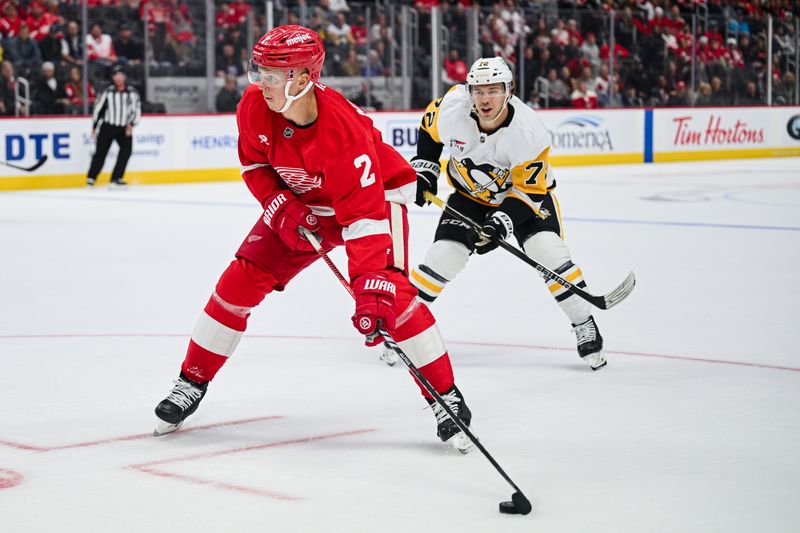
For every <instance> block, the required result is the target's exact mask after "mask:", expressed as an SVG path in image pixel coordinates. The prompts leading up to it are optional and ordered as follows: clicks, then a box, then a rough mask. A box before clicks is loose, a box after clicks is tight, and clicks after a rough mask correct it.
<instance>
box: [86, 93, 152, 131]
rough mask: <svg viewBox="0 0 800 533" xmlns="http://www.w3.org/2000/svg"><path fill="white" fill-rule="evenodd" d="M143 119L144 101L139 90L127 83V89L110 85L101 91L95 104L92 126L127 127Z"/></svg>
mask: <svg viewBox="0 0 800 533" xmlns="http://www.w3.org/2000/svg"><path fill="white" fill-rule="evenodd" d="M141 119H142V101H141V99H140V98H139V92H138V91H137V90H136V89H134V88H133V87H131V86H130V85H126V86H125V89H123V90H122V91H118V90H117V88H116V87H115V86H114V85H110V86H109V87H108V88H107V89H106V90H105V91H103V92H102V93H100V98H98V99H97V103H96V104H95V106H94V112H93V113H92V128H94V129H97V128H99V127H100V126H101V125H102V124H110V125H111V126H120V127H125V126H128V125H131V126H136V125H138V124H139V121H140V120H141Z"/></svg>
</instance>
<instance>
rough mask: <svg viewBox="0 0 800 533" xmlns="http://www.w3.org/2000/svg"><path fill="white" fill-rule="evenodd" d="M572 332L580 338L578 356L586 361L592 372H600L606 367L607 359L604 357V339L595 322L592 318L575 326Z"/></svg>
mask: <svg viewBox="0 0 800 533" xmlns="http://www.w3.org/2000/svg"><path fill="white" fill-rule="evenodd" d="M572 331H574V332H575V336H576V337H577V338H578V355H580V356H581V359H583V360H584V361H586V364H588V365H589V368H591V369H592V370H600V369H601V368H603V367H604V366H606V358H605V356H604V355H603V337H602V336H601V335H600V330H599V329H598V328H597V324H596V323H595V321H594V317H592V316H590V317H589V320H587V321H586V322H584V323H583V324H577V325H576V324H573V325H572Z"/></svg>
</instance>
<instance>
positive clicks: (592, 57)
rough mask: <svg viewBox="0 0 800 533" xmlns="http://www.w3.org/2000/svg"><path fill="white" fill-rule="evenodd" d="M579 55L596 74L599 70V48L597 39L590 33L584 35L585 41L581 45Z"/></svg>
mask: <svg viewBox="0 0 800 533" xmlns="http://www.w3.org/2000/svg"><path fill="white" fill-rule="evenodd" d="M580 52H581V55H582V56H583V57H585V58H586V59H587V60H588V61H589V64H590V65H591V66H592V71H593V72H597V70H598V69H599V68H600V47H598V46H597V37H595V34H594V33H592V32H589V33H587V34H586V39H585V40H584V41H583V44H581V48H580Z"/></svg>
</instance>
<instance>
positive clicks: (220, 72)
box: [216, 43, 244, 76]
mask: <svg viewBox="0 0 800 533" xmlns="http://www.w3.org/2000/svg"><path fill="white" fill-rule="evenodd" d="M216 65H217V76H224V75H225V74H233V75H234V76H241V75H242V74H244V70H243V69H242V64H241V62H240V61H239V57H238V56H237V55H236V50H235V49H234V47H233V45H232V44H230V43H225V44H223V45H222V55H219V56H217V61H216Z"/></svg>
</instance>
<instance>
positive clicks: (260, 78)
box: [247, 58, 287, 87]
mask: <svg viewBox="0 0 800 533" xmlns="http://www.w3.org/2000/svg"><path fill="white" fill-rule="evenodd" d="M247 79H248V81H249V82H250V83H252V84H255V85H266V86H268V87H283V86H284V85H285V84H286V80H287V78H286V71H285V70H283V69H279V68H271V67H262V66H260V65H258V64H256V62H255V61H253V59H252V58H251V59H250V61H248V62H247Z"/></svg>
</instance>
